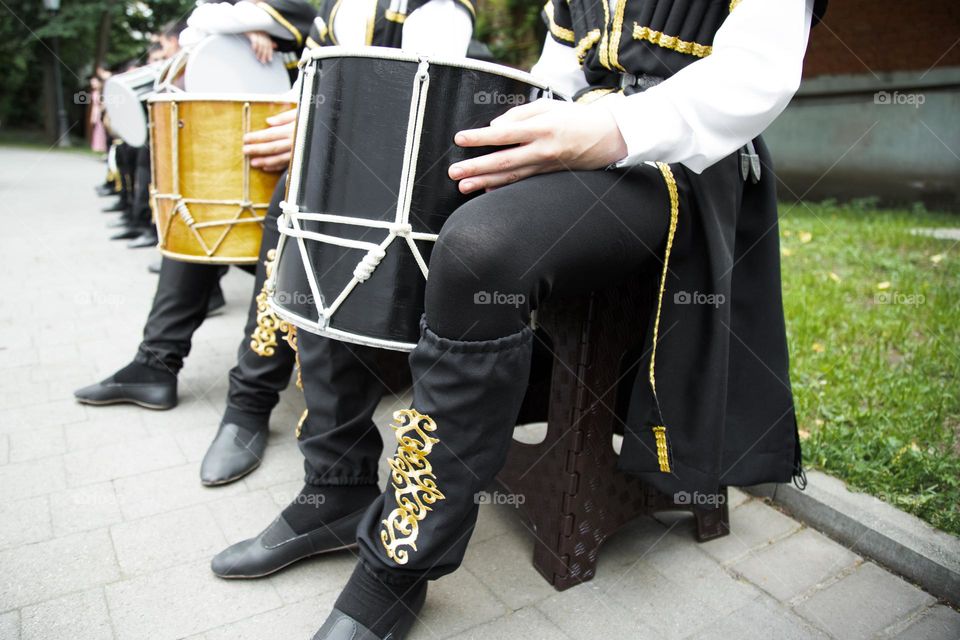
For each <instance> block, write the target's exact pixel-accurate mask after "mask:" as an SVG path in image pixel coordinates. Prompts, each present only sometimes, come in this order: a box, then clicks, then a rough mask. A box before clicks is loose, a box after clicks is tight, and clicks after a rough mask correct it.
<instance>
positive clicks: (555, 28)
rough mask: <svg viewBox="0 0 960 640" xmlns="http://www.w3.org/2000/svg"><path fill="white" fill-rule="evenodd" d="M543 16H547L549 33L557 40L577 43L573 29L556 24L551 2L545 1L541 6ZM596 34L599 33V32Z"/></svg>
mask: <svg viewBox="0 0 960 640" xmlns="http://www.w3.org/2000/svg"><path fill="white" fill-rule="evenodd" d="M543 14H544V15H545V16H547V24H548V25H550V33H551V34H552V35H553V37H554V38H556V39H557V40H563V41H564V42H569V43H570V44H573V43H574V42H576V41H577V37H576V36H575V35H574V33H573V29H567V28H566V27H561V26H560V25H558V24H557V21H556V20H555V19H554V17H553V0H547V3H546V4H545V5H543ZM597 33H600V32H599V31H598V32H597Z"/></svg>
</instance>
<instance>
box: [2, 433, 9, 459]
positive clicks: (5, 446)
mask: <svg viewBox="0 0 960 640" xmlns="http://www.w3.org/2000/svg"><path fill="white" fill-rule="evenodd" d="M8 462H10V436H8V435H7V434H5V433H4V434H0V464H7V463H8Z"/></svg>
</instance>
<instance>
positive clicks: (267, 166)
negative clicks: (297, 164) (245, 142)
mask: <svg viewBox="0 0 960 640" xmlns="http://www.w3.org/2000/svg"><path fill="white" fill-rule="evenodd" d="M289 164H290V153H289V152H287V153H279V154H277V155H273V156H264V157H260V158H251V160H250V166H251V167H255V168H257V169H260V170H261V171H271V172H276V171H283V170H284V169H286V168H287V165H289Z"/></svg>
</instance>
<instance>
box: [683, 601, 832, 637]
mask: <svg viewBox="0 0 960 640" xmlns="http://www.w3.org/2000/svg"><path fill="white" fill-rule="evenodd" d="M688 637H689V639H690V640H729V639H730V638H737V640H770V638H776V639H777V640H827V638H828V636H827V635H826V634H824V633H823V632H822V631H820V630H818V629H816V628H814V627H813V626H811V625H810V624H808V623H807V622H806V621H805V620H803V619H801V618H800V617H798V616H797V615H795V614H794V613H793V612H792V611H790V610H789V609H785V608H784V607H783V606H782V605H780V604H779V603H778V602H777V601H776V600H773V599H771V598H760V599H757V600H754V601H753V602H751V603H749V604H747V605H746V606H744V607H743V608H741V609H738V610H737V611H735V612H734V613H732V614H731V615H728V616H725V617H723V618H722V619H721V620H719V621H718V622H717V623H716V624H713V625H710V626H708V627H707V628H705V629H700V630H699V631H697V632H695V633H693V634H691V635H690V636H688Z"/></svg>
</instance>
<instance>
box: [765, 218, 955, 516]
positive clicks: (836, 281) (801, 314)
mask: <svg viewBox="0 0 960 640" xmlns="http://www.w3.org/2000/svg"><path fill="white" fill-rule="evenodd" d="M780 213H781V243H782V252H783V287H784V296H785V302H784V303H785V311H786V318H787V330H788V332H789V337H790V355H791V375H792V380H793V388H794V393H795V397H796V403H797V411H798V419H799V422H800V431H801V438H802V440H803V443H804V460H805V462H806V464H807V465H808V466H812V467H815V468H818V469H822V470H824V471H826V472H828V473H830V474H833V475H835V476H838V477H840V478H842V479H843V480H845V481H846V482H847V483H848V484H849V485H850V487H851V488H853V489H858V490H861V491H866V492H868V493H871V494H873V495H875V496H877V497H879V498H881V499H883V500H885V501H887V502H889V503H891V504H893V505H895V506H897V507H899V508H901V509H903V510H905V511H908V512H910V513H913V514H915V515H917V516H918V517H920V518H923V519H924V520H926V521H927V522H929V523H930V524H932V525H934V526H936V527H938V528H940V529H943V530H944V531H948V532H950V533H953V534H955V535H960V245H957V244H956V243H955V242H954V241H950V240H938V239H934V238H929V237H920V236H915V235H911V234H910V229H912V228H915V227H960V216H956V215H953V216H951V215H947V214H936V213H930V212H927V211H924V210H923V209H922V208H918V209H917V210H914V211H906V210H875V209H873V208H872V206H871V205H870V203H869V202H860V203H852V204H851V205H846V206H837V205H833V204H830V203H824V204H820V205H815V204H809V205H807V204H803V203H801V204H795V205H781V211H780Z"/></svg>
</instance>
